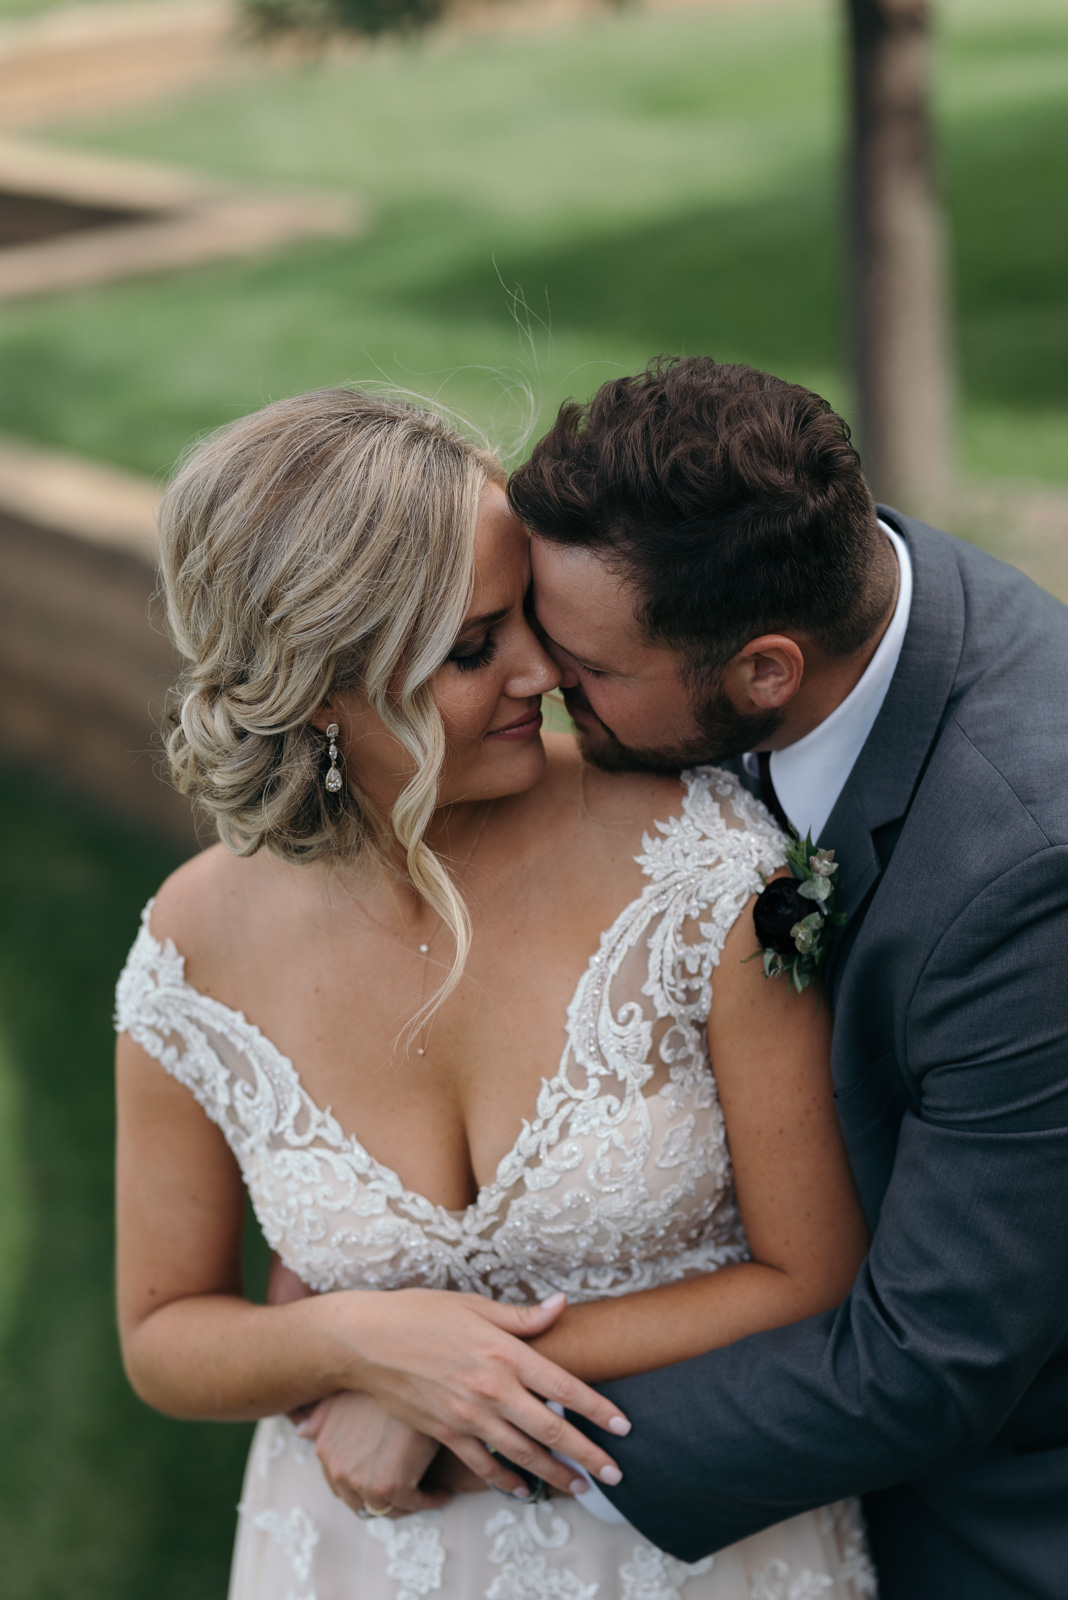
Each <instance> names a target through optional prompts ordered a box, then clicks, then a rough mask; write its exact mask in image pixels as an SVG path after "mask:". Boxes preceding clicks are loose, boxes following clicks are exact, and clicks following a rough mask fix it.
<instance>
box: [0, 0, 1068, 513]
mask: <svg viewBox="0 0 1068 1600" xmlns="http://www.w3.org/2000/svg"><path fill="white" fill-rule="evenodd" d="M839 11H840V7H839V6H838V5H836V4H832V3H830V0H820V3H816V0H795V3H793V4H789V5H787V4H778V5H776V4H774V3H771V4H768V5H760V6H755V5H753V6H747V7H740V8H739V7H732V6H729V5H728V6H724V7H722V8H717V9H709V10H700V11H689V12H685V11H684V12H678V13H674V14H672V13H670V12H667V13H665V12H658V13H656V14H643V12H642V11H641V10H640V9H637V8H635V9H628V10H626V11H624V12H622V13H621V12H618V11H612V12H607V13H606V14H605V15H603V16H596V17H593V18H589V19H587V20H585V21H582V22H581V23H578V24H576V25H574V26H573V27H570V28H560V29H557V30H554V31H551V32H545V33H543V34H518V35H515V34H513V35H508V36H505V35H501V36H496V37H494V36H489V35H482V36H475V35H471V34H467V35H462V36H453V37H439V38H432V39H428V40H423V41H417V42H415V43H411V44H406V45H396V44H385V45H383V46H379V47H376V48H374V49H371V50H368V51H366V52H365V53H363V54H362V55H360V56H358V57H355V58H351V59H348V60H346V61H344V62H337V61H334V62H332V63H328V64H319V65H316V64H308V65H305V66H296V67H294V66H288V67H285V68H283V67H280V66H277V65H272V64H270V63H269V62H268V61H264V62H263V64H262V67H261V68H259V69H257V70H255V71H253V72H251V73H248V74H246V75H244V76H240V77H238V78H237V79H235V80H233V81H229V82H225V83H217V84H213V85H212V86H211V87H210V88H204V89H201V90H200V91H199V92H198V93H197V94H196V95H195V96H194V97H192V98H189V99H186V100H184V101H182V102H180V103H173V104H166V105H162V106H160V107H158V108H153V109H150V110H147V111H146V110H144V109H140V110H138V111H137V113H136V114H127V115H124V116H123V117H122V118H121V119H117V120H113V121H110V122H107V123H99V124H95V125H93V126H91V127H90V126H86V125H84V124H83V125H80V126H78V127H68V128H63V129H56V130H54V131H53V136H54V137H55V138H57V139H60V140H62V141H63V142H65V143H72V142H77V143H80V144H82V145H84V146H87V147H92V148H98V149H102V150H114V151H122V152H128V153H130V154H135V155H138V156H144V157H149V158H158V159H160V160H163V161H167V162H173V163H178V164H182V165H185V166H189V167H193V168H196V169H199V170H201V171H204V172H210V173H212V174H215V175H217V176H220V177H228V178H231V177H232V178H236V179H240V180H242V181H246V182H251V183H254V184H278V183H281V184H286V185H295V186H298V187H299V186H301V185H313V186H321V187H326V188H334V189H338V190H347V191H350V192H353V193H355V194H357V195H359V196H361V197H362V198H364V199H365V200H366V201H367V202H368V203H369V205H370V206H371V208H372V212H373V218H374V220H373V224H372V226H371V228H370V230H369V231H368V232H367V233H366V234H365V235H364V236H363V237H361V238H358V239H352V240H343V241H337V240H333V241H329V242H325V243H324V242H319V243H314V242H313V243H304V244H301V245H300V246H299V247H294V248H291V249H289V250H287V251H285V252H283V253H281V254H277V255H274V256H271V257H270V258H264V259H260V260H257V261H250V262H242V263H231V264H227V265H225V266H219V267H216V268H211V269H203V270H199V271H196V272H187V273H183V274H180V275H175V276H173V277H166V278H159V279H157V280H153V281H151V282H148V281H146V282H143V283H137V284H127V285H121V286H116V287H113V288H109V289H106V290H101V291H96V292H92V293H82V294H78V295H73V296H67V297H64V298H62V299H55V300H52V299H50V300H47V301H45V300H42V301H39V302H36V303H23V304H20V305H11V306H8V307H6V308H4V309H3V310H0V372H2V374H3V378H4V381H3V384H2V385H0V429H2V430H5V431H8V432H11V433H16V434H23V435H27V436H30V437H33V438H37V439H40V440H43V441H46V442H47V443H50V444H56V445H60V446H67V447H70V448H72V449H75V450H78V451H83V452H86V453H88V454H90V455H95V456H100V457H103V458H106V459H110V460H113V461H116V462H121V463H123V464H126V465H129V466H132V467H135V468H138V469H141V470H143V471H146V472H150V473H156V472H159V471H161V470H163V469H165V467H166V466H167V464H168V463H169V462H170V461H171V460H172V459H173V458H174V456H175V454H176V453H177V452H178V450H179V449H180V448H181V447H182V446H183V445H184V444H185V443H186V442H187V441H188V439H189V438H190V437H191V436H192V435H194V434H196V433H197V432H199V431H200V430H202V429H205V428H207V427H210V426H212V425H214V424H215V423H218V422H220V421H223V420H225V419H226V418H229V417H232V416H235V415H237V414H239V413H241V412H244V411H246V410H248V409H250V408H251V407H254V406H255V405H257V404H259V403H261V402H262V401H263V400H265V399H267V398H269V397H272V396H278V395H282V394H287V393H291V392H294V391H296V390H299V389H303V388H308V387H312V386H315V385H318V384H324V383H330V382H336V381H339V380H345V379H356V380H364V379H367V378H368V377H377V378H384V379H386V380H389V381H392V382H398V383H401V384H404V385H408V386H410V387H411V388H413V389H417V390H427V391H432V392H435V393H440V394H441V395H442V397H443V398H444V399H445V400H446V401H450V402H451V403H453V404H455V405H456V406H458V407H459V408H460V409H461V410H464V411H466V412H467V413H469V414H471V415H472V416H474V417H475V418H476V419H477V420H478V421H479V422H480V423H483V424H488V425H489V426H490V427H491V428H492V429H493V430H494V431H495V432H496V433H498V434H499V435H501V436H502V437H503V439H504V441H505V442H506V443H511V442H514V441H515V439H516V438H517V436H520V435H521V433H522V417H523V403H522V395H521V394H520V393H518V392H517V387H516V385H517V384H520V383H522V382H528V383H529V384H530V385H531V386H532V388H533V392H534V397H535V413H536V416H535V421H536V420H537V418H539V417H540V418H541V419H544V418H545V416H546V415H547V414H548V412H549V411H550V409H551V407H552V406H553V405H554V404H555V403H556V402H557V401H558V399H559V398H560V397H561V396H562V395H564V394H566V393H572V392H575V393H579V394H585V393H587V392H588V391H589V390H591V389H592V388H593V387H594V386H596V384H597V383H598V382H600V381H601V380H602V379H604V378H605V377H606V376H607V375H609V374H611V373H613V372H617V371H619V370H627V369H633V368H636V367H638V366H640V365H641V364H643V363H644V361H645V360H646V359H647V358H648V357H649V356H650V355H651V354H652V353H654V352H656V351H659V350H670V351H709V352H712V353H713V354H715V355H717V356H719V357H721V358H732V359H735V358H740V359H745V360H748V361H752V362H754V363H756V364H758V365H763V366H767V367H770V368H772V369H774V370H776V371H778V372H781V373H782V374H784V375H785V376H788V377H791V378H795V379H799V380H801V381H803V382H806V383H809V384H812V385H813V386H815V387H817V388H819V389H821V390H822V391H823V392H825V393H827V394H828V395H829V397H830V398H832V400H834V401H835V402H836V403H837V404H839V405H842V406H843V407H844V408H845V409H846V410H847V411H848V409H849V392H848V385H847V382H846V379H845V375H844V359H843V350H842V324H843V320H844V317H843V305H842V293H843V291H842V276H841V271H840V262H839V246H838V213H839V198H838V170H839V161H840V143H841V131H842V130H841V114H840V102H841V93H840V89H841V85H840V68H839V52H840V39H839V28H838V22H839ZM940 28H941V40H940V47H939V72H938V85H939V88H938V98H939V105H940V123H941V128H942V135H943V147H944V163H943V165H944V174H945V187H946V192H947V196H948V201H949V209H950V214H951V220H952V230H953V260H954V275H955V280H956V287H957V297H958V310H959V325H958V348H959V367H960V374H961V386H962V391H963V405H962V416H961V444H962V456H963V461H964V465H965V467H966V469H967V471H968V472H969V473H971V474H973V475H980V476H981V475H1001V476H1008V477H1016V478H1034V479H1045V480H1048V481H1052V482H1056V481H1064V480H1065V479H1068V449H1066V448H1065V446H1066V442H1068V272H1066V268H1068V207H1066V206H1065V204H1064V194H1065V178H1066V176H1068V10H1066V9H1065V7H1064V6H1063V4H1062V3H1061V0H1014V4H1013V6H1012V7H1011V8H1007V7H1005V6H1004V5H1003V4H1002V3H1001V0H951V3H949V4H946V5H944V6H942V7H941V8H940ZM517 285H518V286H520V287H521V289H522V291H523V294H524V296H525V299H526V302H527V303H528V304H529V306H530V308H531V311H532V313H533V321H532V324H531V326H532V330H533V339H532V341H531V342H529V343H528V342H527V341H526V340H525V339H524V338H523V337H522V336H521V334H520V332H519V330H518V329H517V327H516V324H515V322H514V321H513V319H512V316H511V307H510V300H509V292H508V291H509V290H511V289H512V288H513V287H515V286H517Z"/></svg>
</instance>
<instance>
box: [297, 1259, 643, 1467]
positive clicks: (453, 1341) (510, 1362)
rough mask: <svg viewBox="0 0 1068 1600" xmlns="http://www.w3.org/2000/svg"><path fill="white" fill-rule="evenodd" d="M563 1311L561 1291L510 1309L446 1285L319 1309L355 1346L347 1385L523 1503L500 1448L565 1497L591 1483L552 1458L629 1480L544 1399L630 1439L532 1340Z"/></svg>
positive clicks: (363, 1296) (338, 1298) (334, 1301)
mask: <svg viewBox="0 0 1068 1600" xmlns="http://www.w3.org/2000/svg"><path fill="white" fill-rule="evenodd" d="M565 1304H566V1301H565V1298H564V1296H563V1295H554V1296H553V1297H552V1298H551V1299H550V1300H547V1301H545V1302H544V1304H542V1305H540V1306H508V1305H500V1304H498V1303H497V1302H495V1301H493V1300H487V1299H485V1298H483V1296H481V1295H475V1294H458V1293H455V1292H453V1291H442V1290H436V1289H396V1290H392V1291H390V1292H387V1293H378V1294H375V1293H371V1294H368V1293H367V1292H365V1291H354V1292H352V1293H351V1294H350V1293H345V1292H342V1293H338V1294H331V1295H324V1296H323V1298H322V1300H321V1301H320V1302H319V1305H320V1308H321V1310H320V1314H321V1315H323V1316H324V1317H326V1318H327V1319H328V1320H329V1323H330V1327H331V1330H332V1332H333V1333H334V1335H335V1336H336V1337H339V1338H340V1339H341V1341H342V1343H343V1345H344V1347H345V1349H346V1358H345V1360H344V1362H343V1366H344V1376H343V1378H342V1381H343V1382H344V1383H345V1386H346V1387H348V1388H352V1389H357V1390H359V1391H360V1392H361V1393H363V1394H369V1395H373V1396H374V1398H375V1399H376V1400H377V1401H378V1402H379V1403H380V1405H381V1406H382V1407H383V1408H384V1409H385V1410H386V1411H388V1412H389V1413H390V1414H391V1416H394V1417H396V1418H397V1420H398V1421H400V1422H405V1423H407V1424H408V1426H409V1427H410V1428H414V1429H415V1430H416V1432H418V1433H423V1434H429V1435H430V1436H431V1437H432V1438H434V1439H438V1440H440V1442H441V1443H442V1444H444V1445H446V1446H447V1447H448V1448H449V1449H450V1450H451V1451H452V1452H453V1453H454V1454H455V1455H457V1456H459V1457H460V1460H461V1461H463V1462H464V1463H465V1465H466V1466H468V1467H470V1469H471V1471H472V1472H474V1473H476V1474H477V1475H478V1477H480V1478H484V1479H485V1480H486V1482H487V1483H492V1484H494V1485H495V1486H496V1487H497V1488H499V1489H504V1490H505V1491H507V1492H508V1493H519V1494H521V1495H523V1494H525V1492H526V1486H525V1485H524V1484H523V1483H522V1481H521V1480H520V1479H519V1478H517V1476H516V1475H515V1473H513V1472H510V1471H509V1470H508V1469H507V1468H506V1467H504V1466H503V1465H502V1464H501V1462H500V1461H498V1460H497V1459H496V1456H495V1455H493V1454H491V1450H492V1451H495V1452H497V1454H498V1455H502V1456H507V1457H508V1459H509V1460H510V1461H514V1462H515V1463H516V1465H517V1466H520V1467H523V1468H525V1469H526V1470H527V1471H529V1472H534V1473H536V1474H537V1475H538V1477H540V1478H544V1479H545V1481H546V1483H549V1484H551V1485H552V1486H553V1487H554V1488H556V1489H559V1490H561V1491H562V1492H563V1493H565V1494H568V1493H578V1492H581V1491H582V1490H583V1489H585V1487H586V1484H585V1482H584V1480H583V1479H581V1478H576V1475H575V1473H574V1471H573V1470H572V1469H571V1468H569V1467H567V1466H565V1465H564V1464H563V1463H562V1462H560V1461H557V1460H555V1459H554V1457H553V1455H552V1454H551V1452H552V1451H554V1450H558V1451H560V1452H561V1454H563V1455H566V1456H570V1457H571V1458H572V1459H573V1460H574V1461H577V1462H579V1463H580V1464H581V1465H582V1466H583V1467H585V1468H586V1470H587V1471H588V1472H589V1473H590V1475H591V1477H593V1478H595V1479H600V1481H601V1482H602V1483H609V1484H613V1483H618V1482H619V1480H620V1472H619V1468H618V1467H617V1466H616V1464H615V1462H614V1461H613V1460H612V1459H611V1457H610V1456H608V1455H606V1454H605V1452H604V1451H603V1450H601V1449H600V1448H599V1447H598V1446H597V1445H595V1444H593V1443H592V1441H591V1440H589V1439H587V1438H586V1437H585V1435H584V1434H581V1433H579V1431H578V1429H577V1428H574V1427H572V1426H571V1424H570V1423H568V1422H566V1421H565V1420H564V1418H563V1417H559V1416H557V1415H556V1413H555V1412H553V1411H550V1410H549V1408H548V1406H547V1405H545V1403H544V1402H545V1401H546V1400H556V1401H558V1402H559V1403H560V1405H562V1406H563V1407H565V1408H566V1409H567V1410H569V1411H575V1412H578V1413H579V1414H580V1415H581V1416H584V1417H587V1418H588V1419H589V1420H590V1421H591V1422H593V1423H594V1424H595V1425H596V1426H597V1427H599V1428H603V1429H605V1430H606V1431H607V1432H610V1433H616V1434H621V1435H622V1434H625V1433H629V1431H630V1424H629V1422H627V1421H626V1419H625V1418H623V1417H621V1416H620V1414H619V1412H618V1410H617V1408H616V1407H615V1406H614V1405H613V1404H612V1403H611V1402H610V1401H608V1400H606V1399H604V1397H603V1396H602V1395H599V1394H597V1393H596V1391H595V1390H593V1389H591V1388H589V1387H588V1386H587V1385H586V1384H584V1383H582V1382H580V1381H579V1379H577V1378H573V1377H572V1376H571V1374H570V1373H568V1372H565V1371H564V1369H563V1368H562V1367H558V1366H557V1365H556V1363H555V1362H553V1361H549V1360H548V1359H547V1358H546V1357H545V1356H542V1355H539V1354H538V1353H537V1351H535V1350H532V1349H531V1347H530V1345H529V1344H527V1343H526V1342H525V1341H526V1340H527V1339H532V1338H535V1337H536V1336H537V1335H538V1334H540V1333H544V1332H545V1331H546V1329H547V1328H549V1327H551V1326H552V1324H553V1323H554V1322H555V1321H556V1320H557V1318H558V1317H559V1316H560V1313H561V1312H562V1311H563V1309H564V1306H565ZM539 1397H540V1398H539Z"/></svg>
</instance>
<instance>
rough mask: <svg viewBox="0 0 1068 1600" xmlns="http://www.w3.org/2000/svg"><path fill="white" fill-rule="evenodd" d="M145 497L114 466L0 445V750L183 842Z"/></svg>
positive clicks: (168, 677)
mask: <svg viewBox="0 0 1068 1600" xmlns="http://www.w3.org/2000/svg"><path fill="white" fill-rule="evenodd" d="M153 499H154V492H153V489H152V486H151V485H150V484H147V483H142V482H140V481H139V480H137V479H135V478H130V477H127V476H126V475H125V474H120V473H115V472H111V471H109V470H107V469H103V468H99V467H95V466H92V465H90V464H88V463H82V462H73V461H70V460H68V459H67V458H64V457H58V456H51V455H47V454H46V453H44V452H40V451H36V450H29V449H27V448H23V447H21V446H13V445H4V444H0V754H2V755H3V757H4V758H5V759H6V760H8V761H10V762H12V763H15V764H17V765H18V766H20V767H22V768H24V769H29V770H30V771H33V772H36V773H39V774H40V776H41V778H42V781H44V782H46V783H47V784H48V785H49V787H56V786H60V787H62V788H65V789H68V790H70V791H72V792H74V793H80V794H84V795H86V796H89V797H91V798H92V799H93V800H94V801H96V802H97V803H98V804H100V805H102V806H103V807H105V808H106V809H108V810H110V811H111V812H113V813H114V814H115V815H116V816H119V817H125V818H128V819H129V820H130V821H131V822H135V823H137V824H139V825H141V826H146V827H149V828H151V829H153V830H156V831H159V832H162V833H164V834H166V835H169V836H170V837H172V838H175V839H177V840H179V841H180V842H183V843H188V844H189V845H191V846H193V845H195V843H196V840H195V836H194V832H193V827H192V821H191V817H190V810H189V805H188V802H187V801H186V800H185V799H184V798H183V797H182V796H181V795H179V794H177V793H176V792H175V790H174V789H173V788H171V787H170V785H169V783H167V782H166V781H165V779H164V777H163V763H162V758H161V754H160V747H159V734H158V728H159V723H160V718H161V715H162V712H163V708H164V704H165V699H166V693H167V689H168V687H169V685H170V684H171V683H172V682H173V679H174V675H175V670H176V661H175V657H174V652H173V650H172V647H171V645H170V642H169V640H168V639H167V636H166V633H165V632H164V629H163V624H162V618H161V615H160V606H159V602H158V600H157V599H156V598H155V590H156V571H155V560H154V529H153V516H152V502H153Z"/></svg>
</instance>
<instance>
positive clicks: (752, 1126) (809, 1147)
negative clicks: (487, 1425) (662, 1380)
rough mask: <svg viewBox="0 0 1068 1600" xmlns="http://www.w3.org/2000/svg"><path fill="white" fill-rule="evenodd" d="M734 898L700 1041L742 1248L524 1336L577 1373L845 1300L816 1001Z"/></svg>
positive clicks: (850, 1241)
mask: <svg viewBox="0 0 1068 1600" xmlns="http://www.w3.org/2000/svg"><path fill="white" fill-rule="evenodd" d="M755 945H756V941H755V937H754V934H753V922H752V917H751V915H750V914H749V911H748V910H747V911H746V912H744V913H743V914H742V916H741V917H739V919H738V921H737V922H736V923H735V926H734V928H733V929H732V930H731V933H730V934H729V936H728V938H727V941H726V946H725V948H724V951H723V957H722V960H721V961H720V964H719V967H718V968H717V970H716V975H715V985H714V997H713V1001H712V1007H711V1012H710V1015H709V1021H708V1042H709V1052H710V1056H711V1060H712V1065H713V1070H714V1072H715V1076H716V1084H717V1087H718V1090H719V1097H720V1103H721V1105H722V1108H723V1116H724V1120H725V1122H726V1126H727V1138H728V1141H729V1144H730V1153H731V1161H732V1164H733V1167H734V1181H735V1189H736V1193H737V1199H738V1206H739V1210H740V1212H741V1216H742V1221H743V1223H744V1225H745V1231H746V1237H747V1239H748V1242H749V1250H750V1255H751V1258H752V1259H751V1260H749V1261H746V1262H743V1263H739V1264H737V1265H734V1266H728V1267H724V1268H722V1269H721V1270H720V1271H718V1272H715V1273H712V1274H710V1275H708V1276H705V1277H700V1278H691V1279H688V1280H686V1281H684V1282H682V1283H677V1284H670V1285H667V1286H664V1287H661V1288H658V1289H649V1290H645V1291H641V1292H638V1293H635V1294H628V1295H625V1296H622V1297H620V1298H618V1299H611V1300H601V1301H598V1302H596V1303H593V1304H589V1305H580V1306H571V1307H569V1308H568V1310H567V1311H566V1312H565V1313H564V1315H563V1317H561V1318H560V1320H559V1321H558V1322H557V1323H555V1324H554V1326H553V1327H552V1328H551V1329H550V1330H549V1331H548V1332H547V1333H544V1334H542V1335H541V1336H540V1337H538V1338H536V1339H535V1340H534V1341H533V1344H534V1348H535V1349H536V1350H538V1351H540V1352H541V1353H542V1354H544V1355H547V1356H549V1357H550V1358H551V1359H552V1360H553V1361H556V1362H558V1363H559V1364H560V1365H561V1366H563V1367H566V1368H567V1370H568V1371H569V1372H572V1373H574V1374H575V1375H576V1376H578V1377H581V1378H583V1379H585V1381H586V1382H587V1383H601V1382H607V1381H608V1380H610V1379H613V1378H623V1377H629V1376H630V1375H632V1374H633V1373H637V1372H647V1371H649V1370H650V1369H652V1368H654V1367H664V1366H669V1365H671V1364H672V1363H673V1362H676V1361H684V1360H686V1359H687V1358H689V1357H690V1356H697V1355H702V1354H703V1353H704V1352H705V1351H706V1350H712V1349H714V1348H716V1347H717V1346H719V1345H725V1344H731V1343H733V1341H734V1340H736V1339H741V1338H744V1336H745V1335H746V1334H750V1333H757V1332H759V1331H761V1330H763V1329H765V1328H776V1327H780V1326H782V1325H783V1324H785V1323H789V1322H797V1321H800V1320H801V1319H802V1318H804V1317H808V1316H811V1315H813V1314H814V1313H816V1312H820V1311H826V1310H828V1309H829V1308H830V1307H832V1306H836V1305H838V1304H840V1303H841V1301H842V1300H844V1299H845V1297H846V1295H847V1294H848V1292H849V1289H850V1287H851V1285H852V1283H853V1280H854V1278H855V1277H856V1274H857V1270H858V1268H859V1267H860V1264H861V1261H862V1260H863V1258H864V1255H865V1252H866V1250H867V1247H868V1233H867V1229H866V1226H865V1223H864V1218H863V1215H862V1213H861V1209H860V1204H859V1202H858V1200H857V1195H856V1190H855V1188H854V1185H853V1179H852V1174H851V1172H850V1169H849V1163H848V1160H847V1157H846V1153H845V1146H844V1144H843V1142H842V1137H841V1133H840V1130H839V1127H838V1120H837V1117H836V1116H835V1111H834V1105H833V1102H832V1097H831V1073H830V1032H831V1019H830V1015H829V1009H828V1006H827V1002H826V1000H825V999H823V998H822V997H821V996H820V995H819V994H818V993H817V992H816V991H815V990H814V989H808V990H806V991H805V993H804V994H801V995H799V994H797V993H795V991H794V990H793V989H792V988H791V987H790V986H789V984H788V983H787V981H786V980H785V979H783V978H772V979H767V978H765V977H764V974H763V970H762V964H761V962H760V961H752V962H748V963H746V964H743V961H744V958H745V957H746V956H748V955H749V954H750V953H751V952H752V951H753V950H754V948H755Z"/></svg>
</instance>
